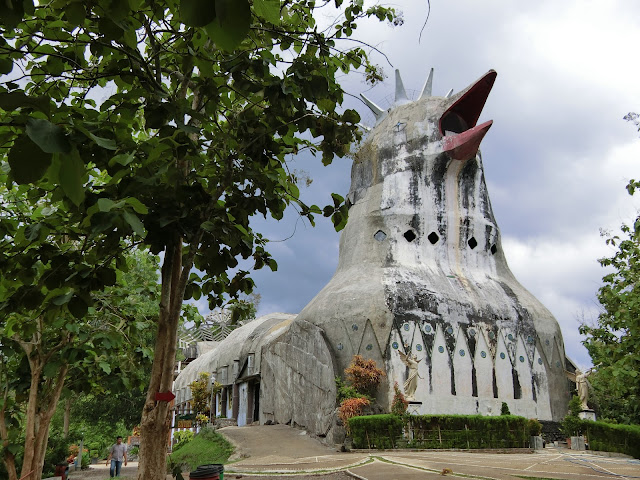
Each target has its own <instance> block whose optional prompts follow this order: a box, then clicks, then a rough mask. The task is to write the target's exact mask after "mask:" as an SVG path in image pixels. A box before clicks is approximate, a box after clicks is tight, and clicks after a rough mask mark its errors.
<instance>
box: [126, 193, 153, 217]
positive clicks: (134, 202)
mask: <svg viewBox="0 0 640 480" xmlns="http://www.w3.org/2000/svg"><path fill="white" fill-rule="evenodd" d="M126 202H127V203H128V204H129V205H131V206H132V207H133V209H134V210H135V211H136V213H141V214H143V215H146V214H147V213H149V209H148V208H147V207H146V206H145V205H144V204H143V203H142V202H141V201H140V200H138V199H137V198H133V197H129V198H127V199H126Z"/></svg>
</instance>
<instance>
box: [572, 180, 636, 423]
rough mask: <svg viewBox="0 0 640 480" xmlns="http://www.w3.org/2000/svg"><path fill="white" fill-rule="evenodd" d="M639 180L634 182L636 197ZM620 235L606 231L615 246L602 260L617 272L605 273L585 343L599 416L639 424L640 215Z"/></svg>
mask: <svg viewBox="0 0 640 480" xmlns="http://www.w3.org/2000/svg"><path fill="white" fill-rule="evenodd" d="M638 188H640V182H638V181H636V180H631V181H630V182H629V184H628V185H627V191H628V192H629V194H630V195H633V194H634V193H635V191H636V190H637V189H638ZM621 230H622V236H618V235H608V236H607V239H606V243H607V245H610V246H612V247H616V248H617V251H616V252H615V254H614V255H613V256H611V257H605V258H601V259H600V260H599V262H600V264H601V265H602V266H603V267H608V268H611V269H612V270H613V271H612V272H611V273H609V274H607V275H605V276H604V277H603V279H602V280H603V283H604V285H603V286H602V287H600V289H599V290H598V301H599V302H600V304H601V305H602V308H603V312H602V313H601V314H600V315H599V316H598V319H597V322H596V323H595V324H593V325H589V324H586V323H583V324H582V325H581V326H580V333H581V334H582V335H585V336H586V339H585V340H583V342H582V343H583V345H584V346H585V347H586V348H587V350H588V352H589V355H590V356H591V359H592V361H593V364H594V365H595V366H596V372H595V374H594V375H592V376H591V377H590V381H591V382H592V384H593V385H594V390H595V393H596V395H595V397H596V398H595V399H596V401H597V403H598V407H599V408H600V409H601V414H603V415H604V416H605V417H608V418H611V419H615V420H617V421H620V422H624V423H629V422H632V423H640V355H638V351H639V350H640V216H638V217H636V219H635V222H634V223H633V224H632V225H626V224H623V225H622V227H621Z"/></svg>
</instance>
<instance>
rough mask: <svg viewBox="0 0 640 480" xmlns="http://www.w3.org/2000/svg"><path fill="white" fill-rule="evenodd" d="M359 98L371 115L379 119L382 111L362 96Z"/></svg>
mask: <svg viewBox="0 0 640 480" xmlns="http://www.w3.org/2000/svg"><path fill="white" fill-rule="evenodd" d="M360 98H362V101H363V102H364V103H365V105H366V106H367V107H369V110H371V111H372V112H373V114H374V115H375V116H376V119H379V118H380V117H381V116H382V115H383V114H384V110H383V109H381V108H380V107H379V106H378V105H376V104H375V103H373V102H372V101H371V100H369V99H368V98H367V97H365V96H364V95H363V94H360Z"/></svg>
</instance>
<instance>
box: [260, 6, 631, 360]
mask: <svg viewBox="0 0 640 480" xmlns="http://www.w3.org/2000/svg"><path fill="white" fill-rule="evenodd" d="M397 3H398V7H399V8H400V9H401V10H403V11H404V19H405V25H404V26H403V27H397V28H391V27H386V26H384V27H381V26H380V25H378V24H374V23H370V24H363V25H361V26H360V27H359V29H358V30H357V32H358V34H359V35H360V36H361V37H360V38H362V39H363V40H364V41H366V42H368V43H369V44H371V45H375V46H376V47H377V48H380V49H381V50H382V51H384V52H385V53H386V54H387V56H388V57H389V59H390V60H391V62H392V63H393V65H394V67H396V68H399V69H400V70H401V72H402V76H403V79H404V84H405V87H406V88H407V89H408V90H409V91H411V90H413V91H415V92H418V91H419V90H420V89H421V88H422V84H423V82H424V79H425V77H426V75H427V73H428V70H429V69H430V68H431V67H434V68H435V69H436V70H435V78H434V94H436V95H438V94H440V95H443V94H444V93H446V91H447V90H448V89H449V88H454V89H455V90H460V89H462V88H464V87H465V86H467V85H468V84H470V83H471V82H473V81H474V80H475V79H477V78H478V77H479V76H480V75H482V74H483V73H484V72H486V71H487V70H488V69H490V68H494V69H496V70H497V71H498V79H497V81H496V84H495V86H494V89H493V91H492V93H491V95H490V97H489V101H488V102H487V105H486V107H485V110H484V113H483V115H482V117H481V120H482V119H485V120H488V119H493V120H494V125H493V127H492V129H491V131H490V132H489V133H488V135H487V137H486V138H485V140H484V142H483V145H482V152H483V161H484V166H485V174H486V178H487V182H488V186H489V192H490V195H491V200H492V205H493V208H494V211H495V214H496V218H497V220H498V223H499V225H500V228H501V231H502V235H503V238H504V249H505V253H506V255H507V258H508V259H509V262H510V265H511V268H512V270H513V271H514V273H515V275H516V277H517V278H518V279H519V280H520V282H521V283H522V284H523V285H524V286H525V287H527V288H528V289H529V290H530V291H531V292H532V293H533V294H534V295H536V296H537V297H538V298H539V299H540V300H541V301H542V302H543V303H545V305H546V306H547V307H548V308H549V309H550V310H551V311H552V313H554V315H555V316H556V318H557V319H558V321H559V322H560V324H561V326H562V330H563V334H564V336H565V343H566V346H567V352H568V354H569V355H570V356H571V357H573V358H574V359H575V360H577V361H578V362H579V363H581V364H583V365H586V364H589V362H590V360H589V357H588V355H587V354H586V351H585V350H584V348H583V347H581V346H580V345H579V341H580V338H579V335H578V332H577V328H578V321H577V320H576V319H577V318H578V317H580V316H581V315H583V314H584V315H585V316H587V317H590V318H595V316H596V315H597V306H596V304H595V294H596V291H597V289H598V287H599V285H600V284H601V278H602V275H603V274H604V273H605V272H604V271H603V270H602V269H601V268H600V266H599V265H598V264H597V262H596V259H597V258H599V257H602V256H604V255H607V254H610V253H611V252H610V250H608V249H607V247H606V246H605V245H604V241H603V240H602V239H601V238H600V236H599V229H600V228H605V229H613V230H615V229H617V228H618V227H619V225H620V223H621V222H623V221H628V220H629V219H630V218H632V217H633V215H634V214H635V212H636V207H637V206H638V205H640V201H639V200H634V199H632V198H631V197H629V196H628V195H627V194H626V192H625V191H624V186H625V185H626V182H627V181H628V179H629V178H631V177H634V176H635V177H636V178H637V177H638V168H637V164H638V161H640V140H638V138H637V135H636V133H635V131H634V129H633V128H632V126H631V125H628V124H626V122H624V121H623V120H622V117H623V116H624V114H626V113H627V112H628V111H629V110H634V109H635V110H640V84H638V82H637V79H638V78H639V76H640V65H639V64H638V62H637V61H636V60H635V59H636V57H637V52H636V51H635V50H636V48H637V42H636V39H635V38H634V34H635V33H636V32H637V31H638V27H640V3H631V2H622V1H611V2H606V3H603V2H599V3H596V2H580V1H578V0H573V1H566V2H557V1H552V0H546V1H540V2H510V1H507V0H487V1H483V2H478V1H477V0H447V1H442V0H432V2H431V3H432V12H431V17H430V19H429V22H428V24H427V26H426V28H425V30H424V33H423V37H422V41H421V43H418V35H419V32H420V29H421V27H422V24H423V22H424V19H425V17H426V1H425V2H416V1H414V0H405V1H402V2H397ZM372 55H373V57H374V58H375V59H376V61H377V62H378V63H379V64H381V65H382V66H384V67H385V69H386V72H387V75H388V78H387V80H385V82H383V83H382V84H381V85H378V86H376V87H374V88H372V89H370V88H369V87H368V86H367V85H365V84H364V83H363V82H362V77H361V76H358V75H353V76H351V77H347V78H344V79H343V81H344V85H345V88H346V89H347V90H348V91H349V92H350V93H352V94H354V95H357V94H358V93H361V92H366V95H367V96H368V97H370V98H371V99H373V100H374V101H375V102H377V103H378V104H379V105H381V106H388V102H389V99H390V98H391V95H392V92H393V69H392V68H391V67H389V66H388V65H387V64H386V60H385V59H384V58H383V57H382V56H380V55H378V54H376V53H375V52H374V53H372ZM347 106H349V107H351V108H357V109H358V111H360V112H361V114H362V117H363V119H364V120H365V121H366V120H367V119H369V121H371V119H372V117H371V116H370V115H369V114H368V112H367V109H366V108H365V107H363V105H362V104H361V103H360V102H359V101H357V100H355V99H352V98H350V99H349V100H348V102H347ZM293 168H297V169H302V170H306V171H308V172H309V174H310V176H311V177H312V178H313V179H314V182H313V184H312V186H311V187H310V188H308V189H305V190H304V191H303V195H304V196H305V198H306V200H307V201H308V202H309V203H317V204H318V205H320V206H322V205H324V204H326V203H329V201H330V199H329V195H330V193H331V192H338V193H341V194H344V193H345V192H346V191H347V190H348V187H349V175H350V162H349V161H348V160H344V159H336V161H335V163H334V164H333V165H331V166H329V167H326V168H324V167H322V166H321V164H320V161H319V159H314V158H312V157H310V156H303V157H301V158H298V159H296V161H295V162H294V165H293ZM296 222H297V225H296ZM254 228H255V229H257V230H258V231H263V232H264V233H265V235H266V236H267V237H268V238H270V239H273V240H279V239H284V238H286V237H289V236H290V235H291V234H292V233H293V232H294V229H295V235H293V237H292V238H290V239H288V240H286V241H283V242H278V243H273V244H271V246H270V247H271V251H272V253H273V254H274V256H275V257H276V259H277V261H278V263H279V269H278V272H276V273H269V272H267V271H259V272H256V273H255V275H254V278H255V280H256V282H257V285H258V291H259V292H260V293H261V294H262V303H261V305H260V312H259V313H260V314H265V313H269V312H272V311H283V312H290V313H296V312H299V311H300V310H301V309H302V308H303V307H304V306H305V305H306V304H307V302H308V301H309V300H310V299H311V298H313V296H314V295H315V294H316V293H317V292H319V291H320V289H321V288H322V287H323V286H324V285H325V284H326V283H327V282H328V280H329V279H330V277H331V275H332V274H333V271H334V270H335V267H336V265H337V259H338V238H339V237H338V235H337V234H336V233H335V232H334V231H333V228H332V226H331V225H330V223H329V222H328V221H327V220H326V219H325V220H322V219H318V225H317V226H316V228H310V227H309V226H308V225H304V224H301V222H300V221H298V219H297V217H296V215H295V212H293V211H291V212H289V214H288V215H287V216H286V218H285V219H284V220H283V221H281V222H274V221H263V220H258V221H257V223H256V225H255V226H254Z"/></svg>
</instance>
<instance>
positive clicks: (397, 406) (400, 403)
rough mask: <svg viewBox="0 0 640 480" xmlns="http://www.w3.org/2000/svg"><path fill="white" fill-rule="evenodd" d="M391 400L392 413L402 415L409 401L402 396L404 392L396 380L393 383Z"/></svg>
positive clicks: (405, 411)
mask: <svg viewBox="0 0 640 480" xmlns="http://www.w3.org/2000/svg"><path fill="white" fill-rule="evenodd" d="M393 391H394V394H393V400H392V401H391V413H393V414H394V415H404V414H405V413H407V408H408V406H409V401H408V400H407V399H406V397H405V396H404V393H402V391H401V390H400V387H399V386H398V382H396V383H394V384H393Z"/></svg>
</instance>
